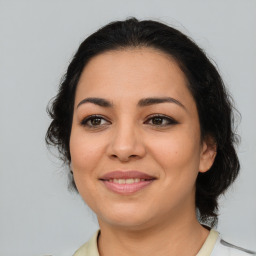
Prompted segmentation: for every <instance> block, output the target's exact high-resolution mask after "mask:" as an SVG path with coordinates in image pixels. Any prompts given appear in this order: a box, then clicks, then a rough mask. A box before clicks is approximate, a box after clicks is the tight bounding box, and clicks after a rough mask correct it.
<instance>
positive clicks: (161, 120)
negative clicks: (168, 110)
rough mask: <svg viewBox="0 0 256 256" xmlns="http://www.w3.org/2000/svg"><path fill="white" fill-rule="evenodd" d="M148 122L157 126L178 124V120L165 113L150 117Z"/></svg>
mask: <svg viewBox="0 0 256 256" xmlns="http://www.w3.org/2000/svg"><path fill="white" fill-rule="evenodd" d="M148 120H149V121H147V123H149V124H151V125H155V126H168V125H174V124H177V123H178V122H177V121H175V120H174V119H173V118H171V117H167V116H164V115H156V116H153V117H151V118H149V119H148Z"/></svg>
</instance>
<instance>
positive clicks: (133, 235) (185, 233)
mask: <svg viewBox="0 0 256 256" xmlns="http://www.w3.org/2000/svg"><path fill="white" fill-rule="evenodd" d="M167 219H168V222H162V223H159V222H158V223H157V224H156V225H152V222H151V223H150V225H149V224H145V225H144V227H141V226H140V228H133V229H131V228H124V227H117V226H113V225H108V224H106V223H105V222H103V221H101V220H99V224H100V228H101V234H100V236H99V240H98V249H99V253H100V256H110V255H119V256H128V255H129V256H130V255H133V256H141V255H147V256H153V255H158V256H167V255H168V256H171V255H179V256H188V255H189V256H195V255H196V254H197V253H198V251H199V250H200V248H201V247H202V245H203V243H204V241H205V240H206V238H207V236H208V234H209V231H208V230H207V229H205V228H204V227H203V226H202V225H200V224H199V223H198V221H197V219H196V215H195V214H194V216H191V214H190V215H187V216H186V214H185V216H178V217H176V218H175V219H174V218H170V217H169V216H168V218H167Z"/></svg>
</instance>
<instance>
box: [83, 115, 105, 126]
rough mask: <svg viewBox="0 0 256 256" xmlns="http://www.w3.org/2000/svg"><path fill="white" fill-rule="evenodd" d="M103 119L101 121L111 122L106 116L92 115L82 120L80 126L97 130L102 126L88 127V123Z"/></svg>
mask: <svg viewBox="0 0 256 256" xmlns="http://www.w3.org/2000/svg"><path fill="white" fill-rule="evenodd" d="M97 118H98V119H101V120H105V121H107V122H109V121H108V120H107V119H106V118H105V117H104V116H102V115H90V116H87V117H85V118H83V119H82V121H81V122H80V124H81V125H82V126H86V127H89V128H97V127H101V126H102V125H98V126H93V125H88V124H87V123H88V121H90V120H92V119H97Z"/></svg>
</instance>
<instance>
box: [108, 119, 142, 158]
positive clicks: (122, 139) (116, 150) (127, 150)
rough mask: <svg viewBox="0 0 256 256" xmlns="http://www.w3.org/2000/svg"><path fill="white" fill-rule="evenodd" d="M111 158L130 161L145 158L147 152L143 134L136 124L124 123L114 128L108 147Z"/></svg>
mask: <svg viewBox="0 0 256 256" xmlns="http://www.w3.org/2000/svg"><path fill="white" fill-rule="evenodd" d="M107 154H108V156H109V157H111V158H115V159H119V161H121V162H128V161H130V160H131V159H140V158H143V157H144V156H145V154H146V149H145V145H144V143H143V136H142V134H141V133H140V132H139V130H138V129H136V127H135V125H127V122H126V124H122V125H119V126H118V127H117V128H116V129H115V130H113V135H112V136H111V138H110V142H109V145H108V149H107Z"/></svg>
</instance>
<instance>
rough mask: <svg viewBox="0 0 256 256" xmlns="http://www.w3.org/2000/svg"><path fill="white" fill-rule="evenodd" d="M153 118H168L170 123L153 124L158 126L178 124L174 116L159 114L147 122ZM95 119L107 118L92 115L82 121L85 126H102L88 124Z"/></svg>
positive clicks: (94, 127) (151, 118) (91, 127)
mask: <svg viewBox="0 0 256 256" xmlns="http://www.w3.org/2000/svg"><path fill="white" fill-rule="evenodd" d="M153 118H161V119H162V120H167V122H168V124H164V125H161V124H160V125H158V124H152V125H153V126H156V127H166V126H171V125H175V124H178V122H177V121H176V120H174V119H173V118H171V117H168V116H165V115H159V114H156V115H152V116H150V117H149V118H148V119H147V122H148V120H153ZM95 119H100V120H102V119H103V120H105V118H103V117H102V116H100V115H91V116H89V117H87V118H85V119H83V120H82V121H81V125H82V126H85V127H88V128H89V129H97V128H99V127H100V125H95V126H94V125H88V122H89V121H92V120H95Z"/></svg>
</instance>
